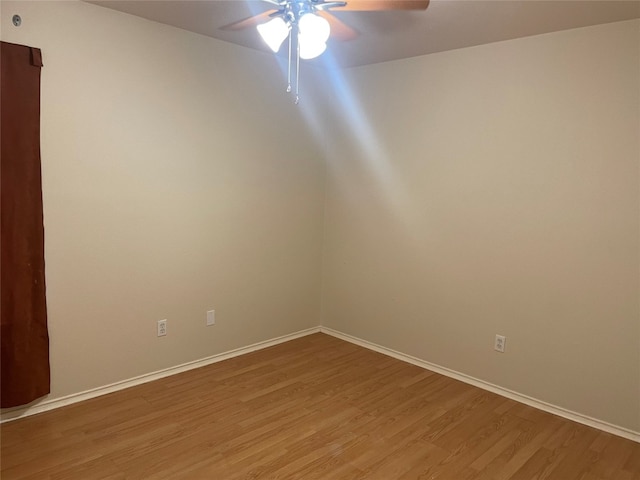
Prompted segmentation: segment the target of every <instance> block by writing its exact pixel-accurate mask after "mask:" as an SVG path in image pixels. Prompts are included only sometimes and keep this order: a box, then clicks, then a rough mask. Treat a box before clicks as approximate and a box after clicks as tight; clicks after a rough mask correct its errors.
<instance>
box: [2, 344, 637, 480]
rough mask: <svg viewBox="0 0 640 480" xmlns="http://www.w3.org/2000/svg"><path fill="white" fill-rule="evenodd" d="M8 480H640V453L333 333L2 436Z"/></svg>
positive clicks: (58, 413) (99, 401)
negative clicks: (352, 342) (363, 346)
mask: <svg viewBox="0 0 640 480" xmlns="http://www.w3.org/2000/svg"><path fill="white" fill-rule="evenodd" d="M0 440H1V445H0V460H1V463H0V477H1V478H2V479H6V480H35V479H38V480H47V479H49V480H93V479H95V480H138V479H139V480H167V479H171V480H183V479H184V480H200V479H202V480H209V479H220V480H243V479H270V480H271V479H305V480H307V479H337V480H360V479H369V480H371V479H380V480H394V479H403V480H410V479H439V480H533V479H539V480H542V479H546V480H612V479H615V480H640V444H637V443H634V442H631V441H629V440H625V439H622V438H619V437H616V436H613V435H610V434H608V433H604V432H600V431H597V430H594V429H591V428H589V427H585V426H583V425H578V424H575V423H573V422H570V421H568V420H565V419H562V418H559V417H557V416H554V415H551V414H548V413H545V412H541V411H539V410H535V409H533V408H531V407H528V406H526V405H522V404H519V403H517V402H514V401H513V400H509V399H506V398H504V397H500V396H498V395H495V394H493V393H490V392H487V391H484V390H480V389H478V388H476V387H473V386H470V385H467V384H465V383H462V382H459V381H456V380H453V379H450V378H447V377H444V376H441V375H439V374H436V373H434V372H430V371H427V370H423V369H421V368H419V367H416V366H415V365H410V364H406V363H403V362H401V361H399V360H396V359H393V358H391V357H387V356H384V355H382V354H380V353H377V352H372V351H370V350H367V349H364V348H361V347H358V346H356V345H353V344H350V343H347V342H344V341H342V340H338V339H336V338H334V337H330V336H327V335H323V334H314V335H309V336H306V337H303V338H299V339H296V340H293V341H291V342H287V343H284V344H281V345H277V346H274V347H270V348H267V349H264V350H260V351H256V352H252V353H250V354H247V355H244V356H241V357H236V358H232V359H229V360H227V361H223V362H219V363H216V364H212V365H209V366H206V367H202V368H199V369H196V370H192V371H188V372H184V373H182V374H179V375H175V376H172V377H167V378H164V379H161V380H157V381H155V382H151V383H147V384H144V385H139V386H136V387H133V388H130V389H127V390H124V391H120V392H115V393H112V394H109V395H105V396H102V397H99V398H94V399H91V400H88V401H86V402H81V403H78V404H74V405H70V406H67V407H63V408H61V409H58V410H55V411H51V412H47V413H43V414H40V415H36V416H33V417H28V418H24V419H20V420H16V421H13V422H9V423H6V424H3V425H2V426H1V427H0Z"/></svg>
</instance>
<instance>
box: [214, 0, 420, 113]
mask: <svg viewBox="0 0 640 480" xmlns="http://www.w3.org/2000/svg"><path fill="white" fill-rule="evenodd" d="M262 1H263V2H266V3H269V4H271V5H273V6H274V8H273V9H271V10H267V11H266V12H263V13H260V14H258V15H254V16H252V17H248V18H245V19H243V20H240V21H238V22H234V23H232V24H230V25H226V26H224V27H222V28H223V29H225V30H241V29H245V28H249V27H256V28H257V29H258V33H259V34H260V36H261V37H262V39H263V40H264V41H265V43H266V44H267V45H268V46H269V48H271V50H273V51H274V52H278V51H279V50H280V47H281V46H282V44H283V42H284V41H285V40H286V39H287V38H288V39H289V74H288V76H289V84H288V86H287V92H290V91H291V54H292V49H295V51H296V76H295V79H296V82H295V83H296V100H295V103H296V104H297V103H298V101H299V95H298V84H299V81H298V79H299V74H300V59H303V60H308V59H312V58H316V57H318V56H319V55H321V54H322V53H323V52H324V51H325V49H326V48H327V43H326V42H327V40H328V39H329V37H330V36H332V37H333V38H335V39H337V40H352V39H354V38H355V37H357V35H358V33H357V32H356V31H355V30H354V29H353V28H351V27H350V26H348V25H347V24H345V23H344V22H342V21H341V20H339V19H338V18H336V17H335V16H334V15H332V14H331V13H330V11H329V10H332V9H336V10H337V11H341V12H343V11H344V12H355V11H388V10H425V9H426V8H427V6H428V5H429V0H346V1H335V0H262Z"/></svg>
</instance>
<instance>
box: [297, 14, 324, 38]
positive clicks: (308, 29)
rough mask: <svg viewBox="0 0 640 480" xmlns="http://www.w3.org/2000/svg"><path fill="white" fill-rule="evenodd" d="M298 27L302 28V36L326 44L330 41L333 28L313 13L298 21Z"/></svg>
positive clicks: (303, 16)
mask: <svg viewBox="0 0 640 480" xmlns="http://www.w3.org/2000/svg"><path fill="white" fill-rule="evenodd" d="M298 27H299V28H300V34H301V35H305V36H309V37H311V38H313V39H314V41H317V42H318V43H325V42H326V41H327V40H328V39H329V35H330V34H331V26H330V25H329V22H328V21H327V20H326V19H325V18H323V17H320V16H318V15H315V14H313V13H305V14H304V15H302V16H301V17H300V20H298Z"/></svg>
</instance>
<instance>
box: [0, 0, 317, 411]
mask: <svg viewBox="0 0 640 480" xmlns="http://www.w3.org/2000/svg"><path fill="white" fill-rule="evenodd" d="M14 13H19V14H21V15H22V20H23V24H22V26H21V27H20V28H15V27H13V25H11V17H12V15H13V14H14ZM2 39H3V40H5V41H9V42H14V43H21V44H27V45H31V46H35V47H40V48H41V49H42V51H43V59H44V65H45V66H44V68H43V70H42V171H43V194H44V214H45V235H46V276H47V277H46V278H47V290H48V308H49V326H50V335H51V365H52V384H53V385H52V393H51V396H50V399H53V398H56V397H61V396H64V395H67V394H72V393H77V392H80V391H83V390H86V389H90V388H94V387H100V386H104V385H107V384H110V383H112V382H116V381H120V380H125V379H129V378H131V377H133V376H136V375H141V374H145V373H149V372H153V371H156V370H159V369H163V368H167V367H172V366H175V365H179V364H181V363H184V362H188V361H191V360H196V359H200V358H203V357H206V356H209V355H213V354H215V353H219V352H223V351H228V350H230V349H232V348H236V347H241V346H246V345H249V344H252V343H255V342H258V341H261V340H266V339H271V338H274V337H277V336H280V335H284V334H288V333H292V332H296V331H299V330H302V329H305V328H308V327H312V326H317V325H318V324H319V323H320V320H319V309H320V265H321V261H320V256H321V239H322V232H321V230H322V209H323V181H324V180H323V171H324V170H323V164H322V155H321V151H320V150H319V148H317V147H316V143H315V142H314V139H313V137H312V136H311V135H310V133H309V131H308V130H307V128H306V118H307V117H306V116H305V115H306V114H307V113H308V112H306V111H305V110H304V108H305V106H304V105H302V107H300V108H299V107H296V106H294V105H293V104H292V102H291V98H290V97H287V96H286V94H285V93H284V92H283V89H284V85H285V84H284V77H283V75H282V74H281V72H279V71H278V67H277V63H276V62H275V61H274V59H273V56H272V55H268V54H263V53H259V52H254V51H251V50H248V49H246V48H242V47H237V46H234V45H231V44H228V43H223V42H220V41H216V40H213V39H209V38H206V37H202V36H198V35H195V34H191V33H187V32H185V31H181V30H178V29H174V28H170V27H167V26H163V25H160V24H156V23H152V22H148V21H144V20H141V19H138V18H136V17H132V16H128V15H124V14H120V13H117V12H114V11H111V10H107V9H104V8H101V7H97V6H93V5H88V4H83V3H77V2H42V3H40V2H17V3H12V2H4V1H3V2H2ZM310 79H311V77H310V76H309V75H307V81H310ZM309 103H310V102H306V104H307V105H308V104H309ZM211 308H215V310H216V314H217V315H216V317H217V318H216V319H217V325H216V326H214V327H208V328H207V327H205V312H206V310H208V309H211ZM164 318H166V319H168V335H167V336H166V337H164V338H157V337H156V321H157V320H159V319H164Z"/></svg>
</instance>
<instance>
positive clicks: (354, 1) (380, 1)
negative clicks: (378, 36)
mask: <svg viewBox="0 0 640 480" xmlns="http://www.w3.org/2000/svg"><path fill="white" fill-rule="evenodd" d="M428 6H429V0H348V1H347V5H346V6H344V7H336V9H335V11H336V12H358V11H360V12H364V11H377V10H425V9H426V8H427V7H428Z"/></svg>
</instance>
